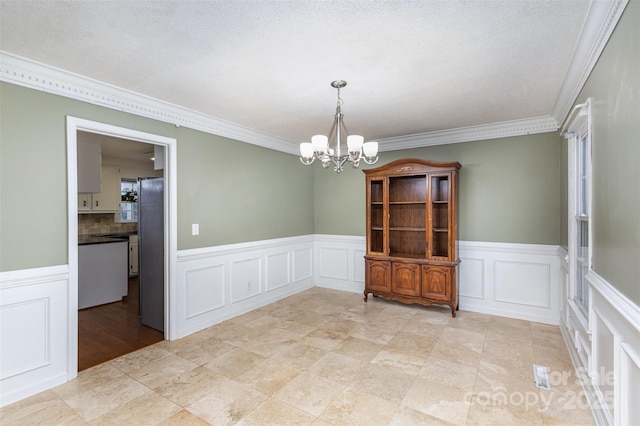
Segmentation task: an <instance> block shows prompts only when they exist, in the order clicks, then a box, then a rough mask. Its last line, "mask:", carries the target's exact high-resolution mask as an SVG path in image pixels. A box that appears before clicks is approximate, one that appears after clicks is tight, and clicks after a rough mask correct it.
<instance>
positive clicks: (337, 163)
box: [300, 80, 378, 173]
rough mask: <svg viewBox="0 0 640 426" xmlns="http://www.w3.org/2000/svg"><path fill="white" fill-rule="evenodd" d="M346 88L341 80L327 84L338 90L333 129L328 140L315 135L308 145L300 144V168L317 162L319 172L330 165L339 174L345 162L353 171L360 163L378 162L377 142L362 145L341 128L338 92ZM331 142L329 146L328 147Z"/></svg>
mask: <svg viewBox="0 0 640 426" xmlns="http://www.w3.org/2000/svg"><path fill="white" fill-rule="evenodd" d="M346 85H347V82H346V81H344V80H336V81H333V82H331V87H334V88H336V89H338V104H337V106H336V114H335V115H334V116H333V125H332V126H331V130H329V136H325V135H315V136H312V137H311V142H303V143H301V144H300V161H301V162H302V164H305V165H309V164H311V163H313V162H314V161H315V160H316V159H318V160H320V162H321V163H322V167H323V168H325V169H326V168H327V167H329V165H330V164H333V165H334V168H333V170H335V171H336V172H337V173H340V172H341V171H342V166H343V165H344V163H346V162H347V161H349V162H350V163H351V165H352V166H353V168H354V169H355V168H357V167H358V166H359V165H360V160H361V159H362V160H364V162H365V163H367V164H374V163H375V162H376V161H378V142H365V141H364V137H362V136H360V135H349V132H348V131H347V127H346V126H345V124H344V115H343V114H342V104H343V102H342V98H341V97H340V89H342V88H343V87H345V86H346ZM343 132H344V134H345V135H346V136H347V153H346V154H342V151H341V144H342V135H343ZM332 141H333V145H331V144H330V143H331V142H332Z"/></svg>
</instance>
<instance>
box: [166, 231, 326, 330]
mask: <svg viewBox="0 0 640 426" xmlns="http://www.w3.org/2000/svg"><path fill="white" fill-rule="evenodd" d="M313 246H314V237H313V235H307V236H301V237H290V238H280V239H273V240H265V241H253V242H247V243H238V244H229V245H224V246H216V247H207V248H199V249H190V250H180V251H178V262H177V266H176V269H177V271H176V283H175V292H174V294H175V300H174V301H173V302H172V305H173V308H174V312H175V313H176V316H175V318H173V319H172V320H173V322H174V324H173V325H174V327H175V329H176V330H177V337H178V338H181V337H184V336H187V335H189V334H191V333H195V332H197V331H199V330H203V329H205V328H207V327H211V326H212V325H215V324H218V323H220V322H222V321H224V320H227V319H229V318H233V317H235V316H238V315H241V314H244V313H247V312H249V311H252V310H254V309H257V308H259V307H261V306H264V305H268V304H269V303H273V302H275V301H277V300H280V299H283V298H285V297H287V296H291V295H293V294H296V293H299V292H301V291H303V290H306V289H308V288H311V287H313V285H314V283H313V269H312V266H313V260H312V259H313V253H314V248H313Z"/></svg>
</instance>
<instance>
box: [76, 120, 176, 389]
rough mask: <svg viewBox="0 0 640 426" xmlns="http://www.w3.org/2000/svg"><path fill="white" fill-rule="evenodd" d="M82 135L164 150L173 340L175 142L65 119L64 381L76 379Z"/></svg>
mask: <svg viewBox="0 0 640 426" xmlns="http://www.w3.org/2000/svg"><path fill="white" fill-rule="evenodd" d="M79 130H80V131H85V132H90V133H98V134H102V135H107V136H114V137H117V138H121V139H130V140H133V141H136V142H144V143H149V144H154V145H161V146H164V147H165V154H166V155H165V160H164V161H165V164H164V166H165V169H164V170H165V173H164V178H165V182H166V188H167V191H165V195H164V197H165V203H164V210H165V211H164V214H165V225H164V226H165V232H164V249H165V259H164V278H165V279H164V296H165V297H164V312H165V315H164V338H165V339H167V340H171V339H175V336H176V334H175V330H173V326H174V323H175V321H173V315H172V311H171V303H170V302H171V300H173V292H174V289H175V282H176V281H175V271H176V259H177V252H178V243H177V241H178V238H177V229H178V222H177V187H178V185H177V182H178V181H177V158H176V154H177V140H176V139H174V138H168V137H166V136H160V135H154V134H151V133H145V132H140V131H137V130H132V129H127V128H124V127H117V126H112V125H110V124H105V123H100V122H97V121H90V120H85V119H82V118H76V117H71V116H67V195H68V197H67V200H68V203H69V204H68V208H67V213H68V230H69V238H68V241H69V247H68V256H69V304H68V307H69V317H68V318H69V329H68V357H69V359H68V363H67V366H68V369H67V371H68V377H67V380H71V379H73V378H75V377H76V376H77V375H78V164H77V161H78V160H77V152H78V150H77V146H78V145H77V144H78V140H77V132H78V131H79Z"/></svg>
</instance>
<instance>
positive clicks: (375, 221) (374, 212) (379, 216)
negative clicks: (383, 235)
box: [370, 204, 384, 229]
mask: <svg viewBox="0 0 640 426" xmlns="http://www.w3.org/2000/svg"><path fill="white" fill-rule="evenodd" d="M383 212H384V208H383V206H382V204H374V205H372V206H371V219H370V220H371V228H372V229H375V228H382V226H383Z"/></svg>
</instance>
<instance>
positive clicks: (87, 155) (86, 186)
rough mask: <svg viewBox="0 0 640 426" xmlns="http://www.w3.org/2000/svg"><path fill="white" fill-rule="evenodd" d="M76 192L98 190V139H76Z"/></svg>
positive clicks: (99, 158)
mask: <svg viewBox="0 0 640 426" xmlns="http://www.w3.org/2000/svg"><path fill="white" fill-rule="evenodd" d="M77 156H78V193H79V194H89V193H95V192H100V166H101V164H102V145H101V143H100V141H99V140H84V139H82V140H78V144H77Z"/></svg>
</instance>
